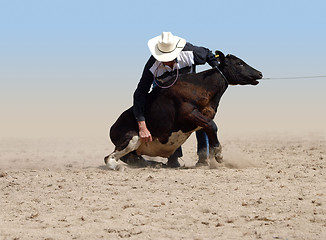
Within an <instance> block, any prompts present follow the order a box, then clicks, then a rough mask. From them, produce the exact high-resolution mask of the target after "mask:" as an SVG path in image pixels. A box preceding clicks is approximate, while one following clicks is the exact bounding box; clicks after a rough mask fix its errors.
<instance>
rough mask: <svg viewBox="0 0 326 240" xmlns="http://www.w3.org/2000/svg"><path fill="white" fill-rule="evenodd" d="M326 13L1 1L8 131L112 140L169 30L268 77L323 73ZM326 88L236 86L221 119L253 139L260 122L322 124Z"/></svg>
mask: <svg viewBox="0 0 326 240" xmlns="http://www.w3.org/2000/svg"><path fill="white" fill-rule="evenodd" d="M325 12H326V2H325V1H323V0H316V1H314V0H310V1H303V0H293V1H292V0H273V1H262V0H247V1H240V0H229V1H217V0H212V1H192V0H187V1H183V0H179V1H164V2H163V1H153V0H137V1H133V0H130V1H125V0H120V1H98V0H89V1H85V0H78V1H77V0H70V1H69V0H53V1H50V0H48V1H44V0H0V85H1V87H0V110H1V112H0V114H1V115H2V116H1V117H0V132H2V133H3V135H4V136H32V135H33V134H34V133H37V134H35V135H38V133H40V132H42V133H40V134H39V135H46V132H47V133H48V135H51V134H54V135H56V134H57V135H60V134H63V135H64V134H68V135H69V132H71V134H72V135H74V134H75V135H76V134H77V135H78V134H81V135H84V134H85V135H87V134H91V135H96V136H97V135H101V134H102V132H104V135H106V131H107V128H108V127H109V125H110V124H111V123H112V121H113V119H115V118H116V117H117V115H118V114H119V113H120V112H122V110H123V109H125V108H127V107H129V106H130V105H131V104H132V93H133V91H134V89H135V87H136V85H137V83H138V80H139V77H140V75H141V72H142V69H143V66H144V64H145V62H146V61H147V59H148V57H149V55H150V53H149V50H148V48H147V41H148V40H149V39H150V38H152V37H154V36H157V35H159V34H160V33H161V32H162V31H171V32H172V33H173V34H175V35H178V36H181V37H183V38H185V39H186V40H188V41H189V42H191V43H193V44H195V45H200V46H205V47H208V48H210V49H212V50H215V49H219V50H221V51H223V52H224V53H232V54H234V55H236V56H239V57H241V58H242V59H243V60H245V61H246V62H247V63H249V64H250V65H252V66H253V67H255V68H257V69H259V70H260V71H262V72H263V74H264V76H265V77H287V76H310V75H325V74H326V68H325V56H326V47H325V43H326V31H325V25H326V17H325ZM206 67H207V66H206ZM325 90H326V79H302V80H274V81H272V80H270V81H267V80H266V81H262V82H261V84H260V85H258V86H257V87H232V89H231V88H230V89H228V92H227V94H226V96H224V97H223V101H222V103H221V109H220V113H221V114H224V115H221V116H219V118H220V119H218V121H220V122H221V124H222V125H223V124H224V126H225V129H226V130H227V128H228V127H231V126H232V125H233V124H237V122H238V121H239V120H238V118H239V117H240V118H241V119H242V121H244V122H246V121H247V123H246V124H245V126H249V131H250V128H255V126H257V125H255V124H254V123H255V119H257V120H256V121H258V122H259V123H261V122H263V121H267V122H268V123H273V122H275V121H279V123H280V124H281V125H283V128H285V129H286V128H287V127H286V126H288V127H289V129H291V127H292V126H293V122H295V121H297V122H298V127H299V128H300V127H302V125H304V127H305V128H307V126H310V125H311V126H317V125H318V124H320V126H322V125H323V124H322V123H323V122H325V121H326V117H325V113H324V112H325V102H326V97H325V93H324V92H325ZM224 98H225V99H224ZM244 106H245V108H244ZM244 109H246V111H244ZM262 112H264V114H258V115H257V116H253V115H254V114H255V113H262ZM290 112H291V113H290ZM307 112H308V113H309V116H311V117H307V116H308V113H307ZM303 113H307V114H304V116H303V115H301V114H303ZM269 115H270V116H269ZM223 116H225V118H223ZM275 116H276V117H275ZM264 117H266V118H264ZM235 118H236V120H235ZM226 119H227V120H226ZM271 119H273V121H272V120H271ZM275 119H276V120H275ZM252 121H254V122H252ZM283 123H284V124H285V127H284V124H283ZM228 124H229V125H228ZM286 124H287V125H286ZM258 125H259V124H258ZM318 126H319V125H318ZM240 128H243V127H242V126H240ZM269 128H271V129H273V127H271V126H270V125H269ZM259 129H260V130H262V131H263V130H268V129H266V125H262V126H260V128H259ZM253 130H254V129H253ZM307 130H310V128H309V127H308V129H307ZM311 130H315V128H314V127H312V128H311ZM0 137H1V136H0Z"/></svg>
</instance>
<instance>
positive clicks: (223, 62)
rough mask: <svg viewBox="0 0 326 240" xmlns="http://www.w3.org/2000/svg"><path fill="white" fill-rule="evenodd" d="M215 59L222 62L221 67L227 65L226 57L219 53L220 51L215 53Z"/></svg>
mask: <svg viewBox="0 0 326 240" xmlns="http://www.w3.org/2000/svg"><path fill="white" fill-rule="evenodd" d="M215 58H216V59H217V61H219V62H220V66H224V64H225V56H224V54H223V53H222V52H221V51H219V50H216V51H215Z"/></svg>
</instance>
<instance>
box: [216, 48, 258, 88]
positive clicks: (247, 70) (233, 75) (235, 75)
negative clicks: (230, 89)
mask: <svg viewBox="0 0 326 240" xmlns="http://www.w3.org/2000/svg"><path fill="white" fill-rule="evenodd" d="M215 54H216V57H217V58H218V60H219V61H220V65H219V69H220V70H221V72H222V73H223V74H224V76H225V78H226V79H227V81H228V82H229V84H232V85H237V84H240V85H247V84H251V85H257V84H258V83H259V82H258V81H257V80H258V79H261V78H262V77H263V74H262V73H261V72H260V71H258V70H256V69H254V68H253V67H251V66H249V65H248V64H247V63H245V62H244V61H243V60H241V59H240V58H238V57H236V56H233V55H231V54H228V55H227V56H224V54H223V53H222V52H220V51H216V52H215Z"/></svg>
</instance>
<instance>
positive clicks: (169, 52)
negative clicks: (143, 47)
mask: <svg viewBox="0 0 326 240" xmlns="http://www.w3.org/2000/svg"><path fill="white" fill-rule="evenodd" d="M185 45H186V40H185V39H183V38H180V37H177V36H173V34H172V33H170V32H163V33H162V34H161V35H160V36H157V37H155V38H152V39H150V40H149V41H148V48H149V50H150V51H151V53H152V55H153V57H154V58H155V59H156V60H158V61H160V62H170V61H172V60H174V59H176V58H177V56H178V55H179V53H180V52H181V51H182V49H183V48H184V46H185Z"/></svg>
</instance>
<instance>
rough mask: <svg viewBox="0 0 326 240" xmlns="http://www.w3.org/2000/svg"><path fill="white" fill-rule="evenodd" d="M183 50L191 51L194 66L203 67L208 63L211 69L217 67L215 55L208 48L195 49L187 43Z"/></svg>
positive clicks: (195, 47)
mask: <svg viewBox="0 0 326 240" xmlns="http://www.w3.org/2000/svg"><path fill="white" fill-rule="evenodd" d="M184 50H185V51H193V53H194V62H195V65H203V64H205V63H208V64H209V65H210V66H211V67H217V66H218V61H217V60H216V58H215V55H214V54H213V53H212V51H211V50H209V49H208V48H205V47H197V46H194V45H192V44H191V43H188V42H187V44H186V46H185V48H184Z"/></svg>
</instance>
